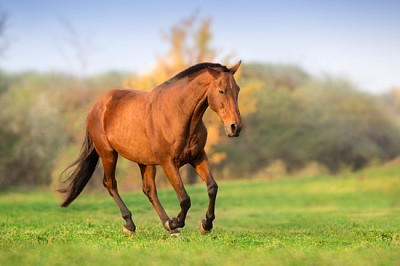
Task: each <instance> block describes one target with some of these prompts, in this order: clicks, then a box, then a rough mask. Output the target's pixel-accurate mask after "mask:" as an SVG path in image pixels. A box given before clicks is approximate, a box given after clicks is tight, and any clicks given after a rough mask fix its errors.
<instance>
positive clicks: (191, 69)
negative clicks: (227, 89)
mask: <svg viewBox="0 0 400 266" xmlns="http://www.w3.org/2000/svg"><path fill="white" fill-rule="evenodd" d="M207 67H213V68H220V69H222V71H224V72H229V69H228V68H227V67H226V66H223V65H221V64H215V63H200V64H197V65H194V66H191V67H189V68H187V69H185V70H183V71H182V72H180V73H179V74H177V75H175V76H174V77H173V78H170V79H169V80H167V81H166V82H165V83H171V82H175V81H178V80H180V79H182V78H184V77H187V76H189V75H192V74H194V73H196V72H198V71H200V70H202V69H206V68H207Z"/></svg>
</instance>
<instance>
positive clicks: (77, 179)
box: [58, 128, 99, 207]
mask: <svg viewBox="0 0 400 266" xmlns="http://www.w3.org/2000/svg"><path fill="white" fill-rule="evenodd" d="M98 161H99V155H98V154H97V152H96V150H95V149H94V146H93V141H92V138H91V137H90V135H89V132H88V130H87V128H86V138H85V141H84V142H83V144H82V148H81V152H80V154H79V157H78V159H77V160H76V161H75V162H73V163H72V164H71V165H70V166H69V167H68V168H67V169H65V170H64V171H63V172H62V174H61V175H63V174H64V173H65V172H66V171H67V170H68V169H70V168H72V167H75V166H76V168H75V170H74V171H73V172H72V174H71V175H70V176H69V177H68V178H67V179H66V180H65V181H64V182H67V181H70V183H69V185H68V187H66V188H64V189H59V190H58V192H61V193H66V197H65V199H64V202H63V203H62V204H61V205H60V206H61V207H68V205H69V204H71V202H72V201H73V200H74V199H76V198H77V197H78V196H79V194H80V193H81V192H82V190H83V188H84V187H85V186H86V184H87V183H88V182H89V179H90V178H91V177H92V175H93V172H94V170H95V169H96V166H97V163H98Z"/></svg>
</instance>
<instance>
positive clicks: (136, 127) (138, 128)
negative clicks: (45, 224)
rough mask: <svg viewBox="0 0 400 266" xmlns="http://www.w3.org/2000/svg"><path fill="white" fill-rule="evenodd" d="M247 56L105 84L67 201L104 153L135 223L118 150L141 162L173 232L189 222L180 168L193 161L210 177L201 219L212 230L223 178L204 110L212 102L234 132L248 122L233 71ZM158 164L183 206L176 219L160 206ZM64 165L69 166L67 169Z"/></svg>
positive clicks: (110, 181)
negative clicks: (146, 88) (141, 85)
mask: <svg viewBox="0 0 400 266" xmlns="http://www.w3.org/2000/svg"><path fill="white" fill-rule="evenodd" d="M240 63H241V61H239V62H238V63H237V64H236V65H234V66H233V67H232V68H229V69H228V68H227V67H226V66H223V65H220V64H215V63H200V64H197V65H194V66H192V67H189V68H188V69H186V70H184V71H182V72H181V73H179V74H177V75H176V76H174V77H173V78H171V79H170V80H168V81H166V82H164V83H162V84H161V85H158V86H157V87H155V88H154V89H153V90H152V91H150V92H143V91H136V90H130V89H114V90H110V91H108V92H106V93H105V94H103V95H102V96H100V98H99V99H98V100H97V101H96V102H95V103H94V105H93V106H92V108H91V109H90V111H89V114H88V117H87V124H86V138H85V141H84V143H83V145H82V149H81V152H80V155H79V157H78V159H77V160H76V161H75V162H74V163H73V164H72V165H71V166H69V167H68V168H67V169H69V168H71V167H75V168H74V171H73V172H72V173H71V175H70V176H69V177H68V179H67V180H66V181H69V182H70V183H69V184H68V186H67V187H66V188H64V189H59V190H58V191H59V192H61V193H65V194H66V196H65V199H64V201H63V203H62V204H61V205H60V206H61V207H67V206H68V205H69V204H70V203H71V202H72V201H73V200H74V199H76V197H78V196H79V194H80V193H81V191H82V190H83V188H84V187H85V186H86V184H87V182H88V181H89V179H90V178H91V176H92V175H93V172H94V170H95V168H96V167H97V164H98V159H99V157H100V159H101V161H102V163H103V168H104V179H103V184H104V186H105V187H106V188H107V190H108V192H109V193H110V195H111V196H112V197H113V198H114V200H115V202H116V203H117V205H118V207H119V208H120V210H121V214H122V217H123V218H124V219H125V221H126V224H125V225H124V226H123V231H124V232H128V233H133V232H134V231H135V229H136V227H135V224H134V223H133V221H132V214H131V212H130V211H129V210H128V208H127V207H126V205H125V203H124V202H123V201H122V199H121V197H120V195H119V193H118V189H117V181H116V180H115V168H116V164H117V159H118V155H121V156H123V157H125V158H126V159H128V160H130V161H133V162H136V163H137V164H138V165H139V168H140V172H141V175H142V182H143V192H144V193H145V194H146V195H147V197H148V198H149V200H150V202H151V203H152V204H153V206H154V208H155V210H156V212H157V214H158V216H159V217H160V220H161V222H162V224H163V226H164V227H165V229H167V230H168V231H169V232H170V234H171V235H179V234H180V232H179V231H178V230H177V228H182V227H184V226H185V218H186V214H187V212H188V210H189V208H190V205H191V203H190V197H189V195H188V194H187V193H186V190H185V187H184V185H183V183H182V179H181V176H180V174H179V168H180V167H181V166H183V165H185V164H187V163H189V164H191V165H192V166H193V167H194V169H195V170H196V172H197V173H198V174H199V175H200V177H201V178H202V179H203V181H204V182H205V184H206V185H207V190H208V197H209V205H208V210H207V212H206V218H205V219H203V220H202V221H201V223H200V231H201V233H202V234H207V233H210V232H211V229H212V227H213V220H214V218H215V214H214V209H215V199H216V196H217V190H218V186H217V183H216V182H215V180H214V178H213V176H212V174H211V171H210V166H209V163H208V159H207V155H206V152H205V151H204V146H205V144H206V140H207V129H206V127H205V125H204V123H203V119H202V118H203V114H204V112H205V111H206V109H207V108H208V107H210V108H211V110H213V111H214V112H216V113H217V114H218V116H219V117H220V119H221V120H222V122H223V124H224V129H225V133H226V135H227V136H229V137H237V136H239V133H240V130H241V129H242V126H243V123H242V119H241V116H240V112H239V107H238V95H239V90H240V88H239V86H238V85H237V83H236V81H235V78H234V74H235V72H236V71H237V70H238V68H239V66H240ZM156 165H160V166H161V167H162V169H163V170H164V173H165V175H166V177H167V179H168V181H169V182H170V184H171V185H172V187H173V188H174V190H175V192H176V195H177V197H178V200H179V204H180V207H181V211H180V212H179V214H178V215H177V217H173V218H172V219H170V218H169V217H168V215H167V214H166V212H165V210H164V208H163V207H162V205H161V203H160V201H159V199H158V197H157V189H156V185H155V174H156ZM67 169H66V170H67Z"/></svg>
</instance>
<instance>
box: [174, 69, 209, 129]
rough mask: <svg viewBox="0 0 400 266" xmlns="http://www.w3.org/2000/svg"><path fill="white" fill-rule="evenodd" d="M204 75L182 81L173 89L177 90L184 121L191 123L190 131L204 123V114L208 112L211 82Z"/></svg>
mask: <svg viewBox="0 0 400 266" xmlns="http://www.w3.org/2000/svg"><path fill="white" fill-rule="evenodd" d="M202 75H203V74H200V75H199V76H197V77H196V78H194V79H193V80H190V81H182V82H180V84H177V86H176V87H174V88H173V89H175V90H177V92H176V94H177V95H179V96H178V101H177V103H178V104H179V108H180V109H181V110H182V112H183V114H184V116H183V117H185V118H184V119H185V120H187V121H188V122H189V123H190V131H191V132H193V130H194V129H195V128H196V126H197V125H198V123H200V122H201V121H202V118H203V115H204V112H205V111H206V110H207V107H208V102H207V96H208V86H209V82H207V81H206V80H205V79H204V76H202Z"/></svg>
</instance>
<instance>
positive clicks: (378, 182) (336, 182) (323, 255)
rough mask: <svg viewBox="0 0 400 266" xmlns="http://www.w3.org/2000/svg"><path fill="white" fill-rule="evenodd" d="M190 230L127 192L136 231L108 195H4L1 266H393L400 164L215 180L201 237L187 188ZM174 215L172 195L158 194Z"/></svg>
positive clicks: (203, 196) (202, 197) (399, 251)
mask: <svg viewBox="0 0 400 266" xmlns="http://www.w3.org/2000/svg"><path fill="white" fill-rule="evenodd" d="M187 190H188V193H189V195H190V196H191V199H192V208H191V209H190V211H189V214H188V218H187V223H186V227H185V228H184V229H182V230H181V231H182V236H181V237H179V238H172V237H169V235H168V233H167V232H166V231H165V230H164V229H163V227H162V225H161V223H160V222H159V220H158V216H157V214H156V212H155V211H154V209H153V207H152V206H151V204H150V203H149V202H148V200H147V198H146V197H145V196H144V195H143V194H142V193H132V194H127V195H123V196H122V197H123V199H124V200H125V202H126V204H127V205H128V206H129V208H130V210H131V211H132V213H133V218H134V221H135V223H136V226H137V231H136V233H135V234H134V235H126V234H123V233H122V225H123V224H124V221H123V220H122V218H121V216H120V213H119V209H118V207H117V206H116V204H115V203H114V201H113V200H112V198H111V197H110V196H108V195H107V194H104V195H103V194H102V195H85V194H84V195H81V196H80V197H79V198H78V199H77V200H76V201H75V202H74V203H73V204H72V205H71V206H70V207H69V208H67V209H61V208H59V207H58V204H59V203H60V199H58V198H57V196H56V195H55V194H53V193H49V192H39V191H35V192H30V193H17V192H6V193H2V194H0V265H25V264H29V265H71V264H72V265H74V264H82V265H88V264H99V265H110V264H133V265H160V264H181V265H182V264H183V265H221V264H223V265H244V264H245V265H271V264H277V265H288V264H289V265H290V264H292V265H299V264H305V265H311V264H317V265H342V264H346V265H399V264H400V167H399V166H391V167H384V168H376V169H369V170H365V171H363V172H358V173H355V174H349V175H347V176H344V175H342V176H336V177H331V176H315V177H308V178H295V179H290V178H287V179H279V180H273V181H268V180H253V181H250V182H248V181H235V182H220V189H219V194H218V198H217V210H216V217H217V218H216V220H215V223H214V230H213V232H212V234H210V235H206V236H203V235H201V234H200V232H199V230H198V225H199V223H200V220H201V219H202V218H203V216H204V214H205V211H206V208H207V203H208V199H207V193H206V188H205V186H201V185H199V186H193V187H188V188H187ZM159 196H160V200H161V202H162V203H163V204H164V206H165V207H166V210H167V212H168V214H169V215H170V216H175V215H176V214H177V213H178V210H179V209H178V202H177V200H176V195H175V192H174V191H172V190H162V191H159Z"/></svg>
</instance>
